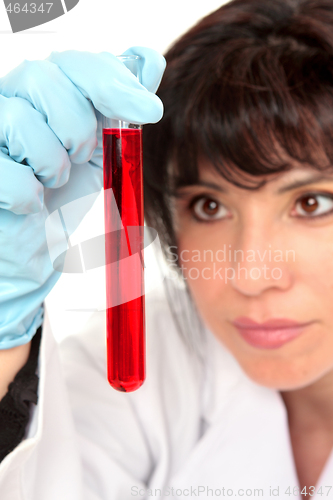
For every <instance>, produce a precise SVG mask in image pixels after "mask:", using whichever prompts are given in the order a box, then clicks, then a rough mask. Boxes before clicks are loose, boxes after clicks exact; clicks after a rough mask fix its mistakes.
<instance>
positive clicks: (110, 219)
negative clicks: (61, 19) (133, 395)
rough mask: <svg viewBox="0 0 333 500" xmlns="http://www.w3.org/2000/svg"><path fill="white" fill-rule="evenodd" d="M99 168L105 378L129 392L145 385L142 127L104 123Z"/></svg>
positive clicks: (135, 68) (134, 62) (134, 66)
mask: <svg viewBox="0 0 333 500" xmlns="http://www.w3.org/2000/svg"><path fill="white" fill-rule="evenodd" d="M119 59H120V60H121V61H122V62H123V64H125V65H126V67H127V68H128V69H130V71H131V72H132V73H133V74H134V75H135V76H137V78H138V79H139V81H140V83H141V77H140V57H139V56H133V55H132V56H119ZM103 168H104V207H105V253H106V263H108V262H112V265H106V267H105V269H106V304H107V312H106V329H107V371H108V374H107V376H108V381H109V383H110V384H111V386H112V387H113V388H114V389H116V390H118V391H122V392H131V391H135V390H137V389H138V388H139V387H140V386H141V385H142V384H143V382H144V379H145V295H144V264H143V247H144V244H143V226H144V212H143V174H142V127H141V126H140V125H135V124H131V123H127V122H124V121H121V120H114V119H108V118H104V123H103ZM115 205H116V206H115ZM119 218H120V221H121V225H120V226H119ZM133 296H134V298H133ZM129 299H130V300H129Z"/></svg>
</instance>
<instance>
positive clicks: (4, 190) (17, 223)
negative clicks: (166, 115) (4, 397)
mask: <svg viewBox="0 0 333 500" xmlns="http://www.w3.org/2000/svg"><path fill="white" fill-rule="evenodd" d="M125 54H137V55H139V56H141V58H142V85H141V84H140V83H139V82H138V80H137V79H136V78H135V77H134V76H133V75H132V74H131V72H130V71H129V70H128V69H127V68H126V67H125V66H124V65H123V64H122V63H121V62H120V61H119V60H118V59H117V58H116V57H115V56H113V55H111V54H109V53H106V52H103V53H100V54H93V53H87V52H77V51H67V52H63V53H52V54H51V55H50V57H49V58H48V59H47V60H45V61H25V62H23V63H22V64H21V65H20V66H18V67H17V68H15V69H14V70H13V71H11V72H10V73H9V74H8V75H6V76H5V77H3V78H0V349H8V348H11V347H14V346H17V345H22V344H25V343H27V342H29V341H30V340H31V338H32V336H33V335H34V334H35V332H36V330H37V328H38V327H39V326H40V325H41V323H42V316H43V308H42V303H43V301H44V299H45V297H46V296H47V294H48V293H49V292H50V290H51V289H52V288H53V286H54V285H55V283H56V281H57V280H58V278H59V277H60V273H59V272H57V271H55V270H54V269H53V267H52V263H51V259H50V257H49V253H48V248H47V244H46V236H45V220H46V218H47V217H48V215H49V213H51V212H53V211H54V210H56V209H57V208H59V207H61V206H63V205H65V204H67V203H69V202H70V201H73V200H75V199H78V198H81V197H83V196H86V195H88V194H91V193H94V192H97V191H99V190H100V189H101V187H102V178H103V175H102V165H103V153H102V123H101V113H102V115H105V116H107V117H109V118H118V119H121V120H124V121H128V122H131V123H137V124H144V123H155V122H157V121H159V120H160V119H161V117H162V114H163V105H162V103H161V101H160V100H159V98H158V97H157V96H155V94H154V92H155V91H156V90H157V88H158V85H159V83H160V80H161V78H162V74H163V71H164V68H165V60H164V58H163V57H162V56H161V55H159V54H158V53H156V52H155V51H154V50H152V49H146V48H142V47H133V48H131V49H129V50H128V51H126V52H125ZM86 208H87V209H88V208H89V207H86ZM84 215H85V214H84V213H79V214H77V217H76V219H75V218H74V219H73V221H74V222H72V227H71V228H70V232H73V231H74V230H75V229H76V227H77V225H78V224H79V222H80V221H81V219H82V217H83V216H84Z"/></svg>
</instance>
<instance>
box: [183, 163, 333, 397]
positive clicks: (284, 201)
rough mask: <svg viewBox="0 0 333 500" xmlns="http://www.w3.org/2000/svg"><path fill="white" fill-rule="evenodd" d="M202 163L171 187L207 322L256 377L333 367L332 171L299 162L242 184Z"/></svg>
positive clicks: (293, 378) (299, 376) (309, 376)
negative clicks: (186, 182) (254, 184)
mask: <svg viewBox="0 0 333 500" xmlns="http://www.w3.org/2000/svg"><path fill="white" fill-rule="evenodd" d="M200 172H201V176H200V183H201V184H200V185H196V186H188V187H185V188H182V189H181V190H180V191H179V197H178V198H177V200H176V224H177V237H178V255H179V264H180V265H181V266H183V274H184V277H185V279H186V280H187V283H188V286H189V288H190V290H191V292H192V295H193V298H194V300H195V302H196V305H197V307H198V309H199V311H200V313H201V315H202V317H203V319H204V321H205V323H206V325H207V326H208V327H209V328H210V330H211V331H212V332H213V333H214V335H215V336H216V337H217V338H218V339H219V340H220V341H221V342H222V343H223V344H224V345H225V346H226V347H227V349H228V350H229V351H230V352H231V353H232V354H233V355H234V357H235V358H236V359H237V361H238V362H239V364H240V365H241V366H242V368H243V370H244V371H245V372H246V373H247V374H248V376H249V377H250V378H251V379H252V380H254V381H256V382H257V383H259V384H261V385H265V386H267V387H272V388H276V389H280V390H288V389H296V388H301V387H305V386H307V385H309V384H311V383H312V382H314V381H316V380H318V379H319V378H321V377H322V376H323V375H325V374H328V373H329V372H330V371H332V373H333V173H329V174H327V173H325V174H321V173H320V172H318V171H317V170H314V169H312V168H310V167H309V168H305V167H304V166H298V165H297V166H295V168H294V169H293V170H292V171H289V172H287V173H282V174H277V175H274V176H273V177H272V176H271V177H269V178H268V177H266V179H267V180H268V182H267V184H266V185H265V186H263V187H262V188H261V189H259V190H256V191H249V190H245V189H241V188H239V187H236V186H234V185H233V184H231V183H229V182H227V181H226V180H224V179H223V178H222V177H221V176H219V175H218V174H217V173H216V172H214V171H213V169H209V167H208V166H207V164H204V163H203V164H202V165H201V168H200ZM320 176H322V177H323V176H325V178H323V179H321V180H320V179H319V177H320ZM263 179H264V178H263ZM256 180H258V179H256ZM229 251H230V252H229ZM252 321H254V322H256V323H259V325H255V324H253V323H252ZM268 321H270V324H266V325H264V326H263V325H262V324H263V323H265V322H268ZM291 322H296V324H294V323H293V324H291Z"/></svg>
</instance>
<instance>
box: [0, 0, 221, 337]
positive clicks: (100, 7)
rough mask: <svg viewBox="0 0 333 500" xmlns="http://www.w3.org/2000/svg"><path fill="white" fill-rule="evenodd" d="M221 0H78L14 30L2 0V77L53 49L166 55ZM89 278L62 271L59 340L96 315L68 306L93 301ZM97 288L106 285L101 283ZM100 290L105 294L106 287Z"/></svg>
mask: <svg viewBox="0 0 333 500" xmlns="http://www.w3.org/2000/svg"><path fill="white" fill-rule="evenodd" d="M28 1H29V2H30V1H33V2H35V3H36V4H37V6H38V5H40V3H42V0H28ZM47 1H50V0H47ZM51 1H52V0H51ZM14 3H15V0H14V2H13V5H14ZM223 3H226V0H205V1H199V0H167V1H166V0H117V1H116V0H80V1H79V3H78V5H77V6H76V7H74V8H73V9H72V10H71V11H69V12H68V13H67V14H65V15H63V16H61V17H59V18H58V19H55V20H53V21H51V22H49V23H47V24H44V25H42V26H39V27H36V28H32V29H30V30H27V31H24V32H21V33H15V34H13V33H12V32H11V29H10V24H9V20H8V17H7V13H6V11H5V6H4V4H3V2H2V1H1V0H0V44H1V59H0V76H2V75H4V74H6V73H7V72H8V71H10V70H11V69H12V68H14V67H16V66H17V65H18V64H20V63H21V62H22V61H23V60H24V59H28V60H33V59H43V58H45V57H47V56H48V55H49V54H50V53H51V52H52V51H63V50H68V49H75V50H88V51H92V52H101V51H109V52H112V53H113V54H116V55H117V54H121V53H122V52H123V51H124V50H126V49H127V48H128V47H130V46H133V45H142V46H146V47H151V48H154V49H155V50H158V51H159V52H162V53H163V52H165V50H166V49H167V48H168V47H169V46H170V44H171V43H172V42H173V41H174V40H175V39H176V38H178V37H179V36H180V35H181V34H182V33H184V32H185V31H186V30H187V29H188V28H190V27H191V26H192V25H193V24H195V23H196V22H197V21H198V20H199V19H200V18H202V17H203V16H205V15H207V14H208V13H210V12H212V11H213V10H215V9H217V8H218V7H220V6H221V5H222V4H223ZM91 215H92V214H90V219H91V218H95V220H96V218H100V217H103V211H102V210H100V211H99V212H96V213H94V214H93V217H91ZM87 220H89V216H88V217H87V218H86V221H84V222H83V223H82V224H81V227H80V228H79V230H80V237H81V238H82V240H81V241H84V240H85V239H87V238H85V237H84V235H85V234H88V233H89V227H88V225H87V224H88V223H87ZM85 279H86V280H87V279H88V278H85V276H84V275H68V274H67V275H65V274H63V275H62V277H61V278H60V280H59V282H58V284H57V285H56V287H55V289H54V290H53V291H52V292H51V294H50V296H49V298H48V300H47V304H48V311H49V315H50V320H51V324H52V327H53V332H54V334H55V336H56V338H57V339H61V338H62V337H63V336H65V335H66V334H67V333H69V332H71V333H73V332H78V331H79V330H80V328H81V327H82V326H83V324H84V323H85V322H86V321H87V320H88V319H89V317H90V315H91V314H92V313H91V312H88V311H86V312H73V311H72V310H70V309H73V308H74V305H75V304H77V303H78V300H79V299H80V294H81V297H83V294H85V297H84V298H85V300H83V301H82V302H87V300H88V301H89V296H88V297H87V294H89V293H92V294H93V295H94V299H95V298H96V296H97V295H98V294H97V293H96V286H95V287H91V286H90V287H89V286H85V285H84V281H85ZM86 285H87V284H86ZM98 288H103V284H100V285H98ZM87 290H88V291H87ZM99 292H100V293H104V290H99ZM74 299H75V300H74ZM74 303H75V304H74ZM104 314H105V313H104Z"/></svg>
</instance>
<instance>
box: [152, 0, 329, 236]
mask: <svg viewBox="0 0 333 500" xmlns="http://www.w3.org/2000/svg"><path fill="white" fill-rule="evenodd" d="M166 60H167V68H166V71H165V75H164V77H163V80H162V83H161V86H160V88H159V91H158V95H159V97H160V98H161V99H162V101H163V103H164V106H165V114H164V117H163V119H162V120H161V121H160V122H159V123H158V124H155V125H147V126H145V128H144V134H143V137H144V182H145V214H146V221H147V223H148V225H150V226H153V227H154V228H155V229H157V231H158V233H159V236H160V238H161V239H162V242H163V243H164V245H174V244H175V243H176V240H175V235H174V230H173V224H172V214H171V210H170V197H171V196H172V195H173V193H174V189H175V188H177V186H181V185H189V184H193V183H196V182H197V180H198V159H199V158H201V157H203V158H206V159H208V160H209V161H210V162H211V163H212V164H213V165H214V167H215V168H216V169H217V171H218V172H219V173H220V174H221V175H222V176H223V177H224V178H225V179H227V180H229V181H230V182H233V183H234V184H235V185H237V186H240V187H243V188H245V189H258V188H260V187H261V186H262V185H263V184H264V183H265V182H264V181H262V180H261V182H258V181H259V179H255V177H258V176H262V175H268V174H274V173H278V172H284V171H287V170H290V169H291V168H292V165H291V161H290V160H297V161H298V162H301V163H309V164H310V165H312V166H313V167H315V168H317V169H325V168H329V167H332V163H333V162H332V160H333V1H332V0H233V1H231V2H230V3H227V4H225V5H223V6H222V7H221V8H219V9H218V10H216V11H215V12H213V13H212V14H210V15H208V16H207V17H205V18H203V19H202V20H201V21H200V22H199V23H198V24H197V25H195V26H194V27H193V28H192V29H190V30H189V31H188V32H187V33H186V34H185V35H183V36H182V37H181V38H180V39H179V40H178V41H176V43H175V44H174V45H173V46H172V47H171V48H170V49H169V51H168V52H167V54H166ZM323 153H326V157H325V155H324V154H323ZM323 158H324V159H325V161H323ZM249 176H250V177H249Z"/></svg>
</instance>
